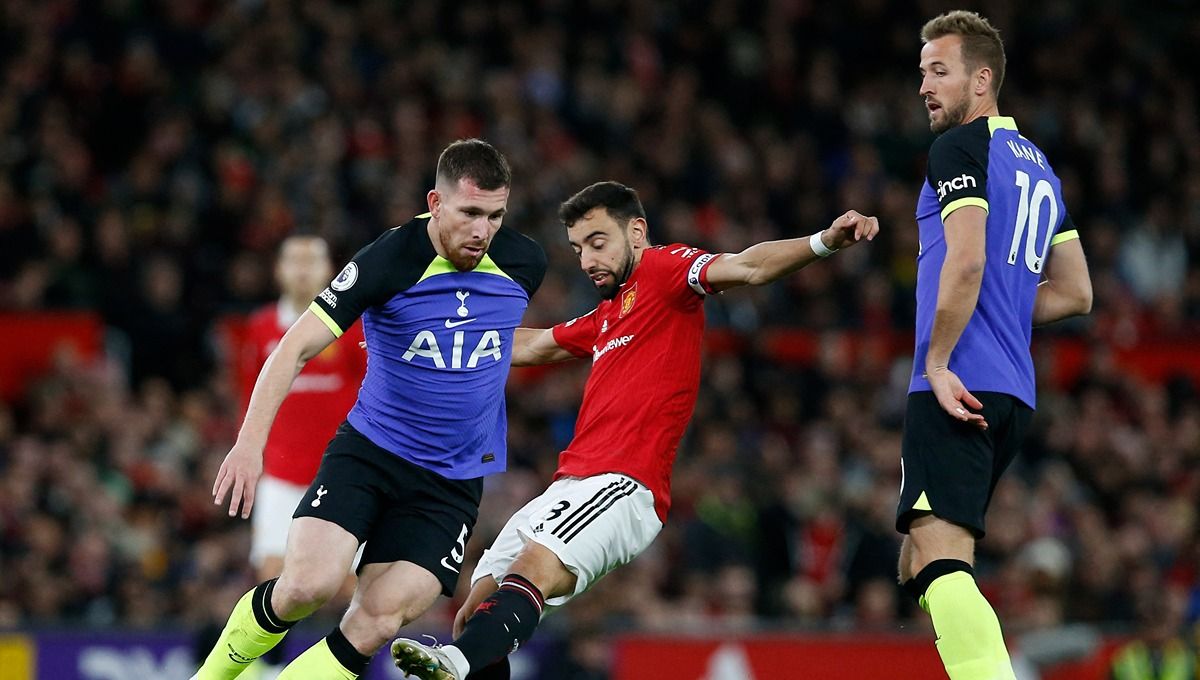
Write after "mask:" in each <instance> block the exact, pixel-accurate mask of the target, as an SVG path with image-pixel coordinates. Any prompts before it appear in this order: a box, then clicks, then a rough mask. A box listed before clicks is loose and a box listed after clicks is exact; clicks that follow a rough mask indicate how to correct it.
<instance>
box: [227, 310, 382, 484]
mask: <svg viewBox="0 0 1200 680" xmlns="http://www.w3.org/2000/svg"><path fill="white" fill-rule="evenodd" d="M290 321H291V319H290V318H288V316H287V315H286V313H285V312H281V311H280V307H279V304H272V305H267V306H265V307H263V308H262V309H259V310H258V311H256V312H255V313H254V314H253V315H251V317H250V319H249V321H248V323H247V326H246V341H245V344H244V345H243V347H242V353H241V361H240V367H239V368H240V371H239V372H240V374H241V387H242V390H241V392H242V395H241V396H242V413H243V414H244V413H245V411H246V407H247V406H248V405H249V403H250V393H251V392H252V391H253V390H254V381H255V380H256V379H257V378H258V372H259V370H260V369H262V365H263V363H264V362H266V360H267V356H268V355H269V354H270V353H271V351H272V350H274V349H275V346H276V345H278V344H279V339H280V338H282V337H283V334H284V333H286V332H287V329H288V328H289V327H290ZM362 337H363V336H362V325H361V324H357V323H356V324H354V326H352V327H351V328H350V330H348V331H346V332H345V333H343V334H342V336H341V337H340V338H338V339H337V340H335V341H334V342H333V344H331V345H330V346H329V347H326V348H325V350H324V351H323V352H321V353H320V354H318V355H317V356H315V357H313V358H312V359H311V360H309V362H308V363H307V364H306V365H305V366H304V370H303V371H301V372H300V375H298V376H296V382H294V383H292V390H291V391H290V392H288V396H287V398H285V399H284V400H283V404H282V405H281V406H280V407H279V414H278V415H276V416H275V423H274V424H273V425H272V426H271V434H270V436H269V437H267V446H266V449H265V450H264V452H263V472H265V473H266V474H268V475H271V476H272V477H275V478H277V479H282V480H284V481H287V482H291V483H293V484H300V485H304V486H307V485H308V484H309V483H311V482H312V480H313V477H315V476H316V475H317V467H318V466H319V465H320V464H321V455H322V454H323V453H325V445H326V444H328V443H329V440H330V439H331V438H332V437H333V433H334V431H335V430H337V427H338V425H340V424H341V422H342V421H343V420H345V419H346V412H347V411H349V410H350V407H351V406H354V401H355V400H356V399H357V398H358V388H359V386H360V385H361V384H362V379H363V373H364V372H365V371H366V366H367V357H366V354H367V353H366V352H365V351H364V350H363V349H362V348H360V347H359V346H358V343H359V341H361V340H362Z"/></svg>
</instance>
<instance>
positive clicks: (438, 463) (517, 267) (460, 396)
mask: <svg viewBox="0 0 1200 680" xmlns="http://www.w3.org/2000/svg"><path fill="white" fill-rule="evenodd" d="M428 225H429V215H428V214H425V215H421V216H419V217H416V218H414V219H413V220H411V221H410V222H408V223H407V224H405V225H403V226H400V227H396V228H394V229H391V230H389V231H387V232H384V234H383V235H382V236H380V237H379V238H378V239H376V240H375V242H374V243H371V244H370V245H368V246H367V247H365V248H363V249H362V250H360V251H359V252H358V254H357V255H355V256H354V259H353V260H351V261H350V263H349V264H347V265H346V267H345V269H343V270H342V271H341V273H340V274H338V275H337V277H336V278H335V279H334V280H333V282H332V283H330V284H329V287H328V288H326V289H325V290H324V291H322V292H321V294H320V295H318V296H317V298H316V300H314V301H313V303H312V305H311V306H310V307H309V308H310V309H311V310H312V311H313V312H314V313H315V314H316V315H317V316H318V317H320V319H321V320H322V321H323V322H325V325H326V326H328V327H329V329H330V330H331V331H333V333H334V334H335V335H339V334H341V332H342V329H345V328H348V327H349V326H350V325H351V324H352V323H354V320H355V319H357V318H358V317H359V316H360V315H361V316H362V320H363V335H364V336H365V337H366V341H367V375H366V378H365V379H364V380H363V384H362V388H361V389H360V390H359V393H358V402H357V403H355V405H354V408H353V409H351V411H350V414H349V416H348V417H347V420H348V421H349V422H350V424H351V425H353V426H354V427H355V428H356V429H357V430H358V431H359V432H361V433H363V435H365V436H366V437H367V438H368V439H370V440H371V441H372V442H374V443H375V444H376V445H378V446H379V447H381V448H383V449H385V450H387V451H391V452H392V453H394V454H396V455H397V456H400V457H401V458H404V459H406V460H408V461H410V462H412V463H415V464H417V465H420V466H421V467H424V468H426V469H428V470H432V471H434V472H436V473H438V474H440V475H442V476H443V477H446V478H447V479H472V478H475V477H481V476H483V475H488V474H492V473H496V472H502V471H503V470H504V469H505V464H506V459H507V455H506V452H507V448H506V444H505V438H506V435H507V430H508V423H507V415H506V411H505V403H504V385H505V382H506V381H507V378H508V369H509V365H510V364H511V362H512V341H513V332H514V330H515V329H516V327H517V324H518V323H520V321H521V317H522V316H523V315H524V313H525V308H526V307H527V306H528V305H529V299H530V298H531V297H532V296H533V294H534V292H535V291H537V289H538V286H540V285H541V282H542V277H543V276H544V275H545V273H546V255H545V253H544V252H543V251H542V248H541V246H539V245H538V244H537V243H536V242H535V241H533V240H532V239H530V238H528V237H526V236H523V235H521V234H520V233H518V232H517V231H515V230H513V229H510V228H507V227H504V228H501V229H500V230H499V231H497V232H496V236H495V238H493V239H492V244H491V246H490V247H489V249H488V252H487V254H486V255H485V256H484V258H483V260H482V261H481V262H480V264H479V266H477V267H476V268H475V269H473V270H471V271H469V272H460V271H458V270H456V269H455V268H454V265H452V264H451V263H450V261H449V260H446V259H445V258H443V257H441V256H439V255H438V254H437V252H436V251H435V250H434V248H433V244H432V242H431V241H430V240H429V234H428Z"/></svg>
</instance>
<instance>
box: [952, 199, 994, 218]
mask: <svg viewBox="0 0 1200 680" xmlns="http://www.w3.org/2000/svg"><path fill="white" fill-rule="evenodd" d="M968 205H973V206H976V207H979V208H983V209H984V211H987V209H988V202H987V199H986V198H980V197H978V196H967V197H965V198H960V199H958V200H955V201H950V202H949V203H947V204H946V207H945V208H942V221H943V222H945V221H946V218H947V217H949V216H950V213H952V212H954V211H955V210H958V209H959V208H965V207H967V206H968Z"/></svg>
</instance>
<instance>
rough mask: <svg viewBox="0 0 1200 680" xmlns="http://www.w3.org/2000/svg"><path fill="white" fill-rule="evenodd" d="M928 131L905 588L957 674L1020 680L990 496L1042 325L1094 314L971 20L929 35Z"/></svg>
mask: <svg viewBox="0 0 1200 680" xmlns="http://www.w3.org/2000/svg"><path fill="white" fill-rule="evenodd" d="M921 39H922V40H923V41H924V43H925V45H924V47H923V48H922V49H921V63H920V70H921V76H922V80H921V89H920V94H921V96H922V97H923V98H924V100H925V107H926V110H927V111H928V112H929V122H930V128H931V129H932V130H933V131H934V132H936V133H939V134H940V136H939V137H938V138H937V139H936V140H935V141H934V142H933V146H932V147H931V148H930V149H929V162H928V170H927V178H926V183H925V186H924V187H923V188H922V190H921V195H920V198H919V199H918V201H917V225H918V230H919V236H920V251H919V254H918V256H917V332H916V356H915V358H914V361H913V376H912V382H911V385H910V387H909V398H908V409H907V412H906V414H905V421H904V438H903V443H902V451H901V474H902V476H901V483H900V486H901V488H900V503H899V507H898V508H897V515H896V528H897V529H898V530H899V531H900V532H902V533H904V534H907V536H906V537H905V539H904V543H903V545H902V548H901V554H900V580H901V583H903V584H904V586H905V588H906V589H907V590H908V591H909V592H910V593H911V594H912V595H913V596H915V597H916V598H917V599H918V602H919V603H920V605H921V607H922V608H923V609H924V610H925V611H926V612H928V613H929V614H930V616H931V617H932V618H933V627H934V629H935V631H936V632H937V635H938V642H937V649H938V654H939V655H941V657H942V663H943V664H944V665H945V667H946V672H947V674H948V675H949V676H950V678H951V680H1014V677H1015V676H1014V675H1013V670H1012V664H1011V662H1010V661H1009V657H1008V651H1007V649H1006V648H1005V646H1004V638H1003V637H1002V635H1001V632H1000V623H999V621H998V620H997V618H996V614H995V612H994V611H993V610H992V608H991V605H989V604H988V601H987V600H986V599H985V598H984V597H983V595H982V594H981V593H980V592H979V587H978V586H977V585H976V583H975V578H974V573H973V567H972V564H973V560H974V554H975V541H977V540H978V539H980V538H982V537H983V534H984V516H985V514H986V512H987V507H988V503H989V502H990V501H991V497H992V492H993V491H994V490H995V488H996V483H997V482H998V481H999V479H1000V475H1001V474H1003V472H1004V470H1005V468H1007V467H1008V465H1009V463H1011V462H1012V460H1013V458H1014V457H1015V456H1016V454H1017V452H1018V450H1019V449H1020V446H1021V440H1022V439H1023V438H1024V436H1025V431H1026V430H1027V428H1028V426H1029V420H1030V418H1031V416H1032V415H1033V408H1034V406H1035V405H1036V404H1035V383H1034V375H1033V359H1032V357H1031V356H1030V352H1029V343H1030V336H1031V335H1032V327H1033V326H1034V325H1040V324H1045V323H1050V322H1052V321H1057V320H1059V319H1062V318H1065V317H1068V316H1073V315H1076V314H1086V313H1087V312H1088V311H1089V310H1090V309H1091V304H1092V287H1091V282H1090V280H1089V278H1088V270H1087V263H1086V261H1085V259H1084V256H1083V248H1082V247H1080V245H1079V235H1078V232H1077V230H1076V227H1075V225H1074V223H1073V222H1072V221H1071V217H1070V215H1068V214H1067V209H1066V206H1065V204H1064V203H1063V198H1062V185H1061V183H1060V182H1059V180H1058V177H1057V176H1056V175H1055V174H1054V171H1053V170H1052V169H1051V167H1050V163H1049V161H1047V160H1046V156H1045V154H1043V153H1042V151H1041V149H1039V148H1038V147H1037V146H1036V145H1035V144H1034V143H1033V142H1032V141H1030V140H1029V139H1028V138H1027V137H1025V136H1024V135H1023V134H1021V131H1020V130H1019V129H1018V127H1017V123H1016V121H1015V120H1013V119H1012V118H1009V117H1005V116H1001V115H999V109H998V105H997V96H998V94H999V92H1000V85H1001V83H1002V81H1003V80H1004V65H1005V58H1004V45H1003V43H1002V42H1001V40H1000V35H999V33H998V32H997V31H996V29H995V28H993V27H992V25H991V24H990V23H988V21H987V20H986V19H984V18H982V17H980V16H979V15H978V14H975V13H973V12H965V11H956V12H950V13H948V14H944V15H942V16H939V17H937V18H935V19H933V20H931V21H929V22H928V23H927V24H925V26H924V28H923V29H922V31H921Z"/></svg>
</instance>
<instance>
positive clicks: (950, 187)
mask: <svg viewBox="0 0 1200 680" xmlns="http://www.w3.org/2000/svg"><path fill="white" fill-rule="evenodd" d="M978 186H979V184H978V183H977V182H976V181H975V178H974V177H972V176H970V175H968V174H966V173H963V174H961V175H959V176H958V177H955V178H954V179H952V180H950V181H948V182H938V190H937V194H938V200H939V201H940V200H942V199H943V198H945V197H946V194H948V193H950V192H951V191H958V190H959V189H966V188H967V187H971V188H972V189H974V188H975V187H978Z"/></svg>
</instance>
